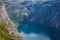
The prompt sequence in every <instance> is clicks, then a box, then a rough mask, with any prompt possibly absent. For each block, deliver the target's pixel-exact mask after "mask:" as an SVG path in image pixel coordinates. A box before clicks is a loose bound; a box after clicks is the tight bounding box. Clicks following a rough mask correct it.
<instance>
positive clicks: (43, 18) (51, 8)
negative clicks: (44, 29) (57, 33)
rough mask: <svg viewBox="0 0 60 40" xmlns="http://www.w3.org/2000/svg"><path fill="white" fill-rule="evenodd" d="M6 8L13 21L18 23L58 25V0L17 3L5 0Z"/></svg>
mask: <svg viewBox="0 0 60 40" xmlns="http://www.w3.org/2000/svg"><path fill="white" fill-rule="evenodd" d="M6 4H7V5H6V9H7V12H8V15H9V17H10V18H11V20H12V21H13V22H15V23H16V24H19V23H20V22H21V21H26V22H32V23H40V24H47V25H51V26H55V27H60V14H59V13H60V8H59V7H60V1H58V0H57V1H46V2H41V1H37V2H35V3H34V2H32V1H24V2H19V3H8V2H6Z"/></svg>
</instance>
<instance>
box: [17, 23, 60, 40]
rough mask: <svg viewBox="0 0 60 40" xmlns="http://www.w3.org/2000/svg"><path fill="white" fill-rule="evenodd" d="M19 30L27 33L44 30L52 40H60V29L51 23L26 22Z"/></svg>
mask: <svg viewBox="0 0 60 40" xmlns="http://www.w3.org/2000/svg"><path fill="white" fill-rule="evenodd" d="M18 32H24V33H26V34H30V33H36V34H40V33H41V32H42V33H44V34H46V35H48V36H49V37H50V38H51V40H60V31H59V30H58V29H56V28H54V27H51V26H50V25H44V24H37V23H30V22H26V23H22V24H21V25H20V26H19V27H18Z"/></svg>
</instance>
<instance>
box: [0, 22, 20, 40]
mask: <svg viewBox="0 0 60 40" xmlns="http://www.w3.org/2000/svg"><path fill="white" fill-rule="evenodd" d="M7 28H8V25H7V24H6V23H4V22H0V40H17V39H18V40H21V37H20V36H15V35H14V34H13V33H12V34H9V33H8V30H7Z"/></svg>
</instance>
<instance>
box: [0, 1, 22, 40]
mask: <svg viewBox="0 0 60 40" xmlns="http://www.w3.org/2000/svg"><path fill="white" fill-rule="evenodd" d="M0 20H1V24H3V26H4V27H2V25H1V24H0V27H2V28H5V24H7V25H8V26H6V27H7V28H6V30H7V33H6V32H4V33H3V34H2V35H3V36H4V35H6V37H5V36H4V37H2V39H3V38H4V40H8V39H9V38H10V37H9V35H11V36H12V38H14V39H9V40H21V37H19V33H18V32H17V29H16V25H15V24H14V23H13V22H12V21H11V20H10V19H9V17H8V15H7V11H6V9H5V5H4V4H3V3H1V2H0ZM2 22H3V23H2ZM4 23H5V24H4ZM0 31H1V30H0ZM3 31H4V30H3ZM5 33H6V34H5ZM8 34H9V35H8ZM0 36H1V34H0ZM13 36H14V37H13ZM2 39H1V40H2Z"/></svg>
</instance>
